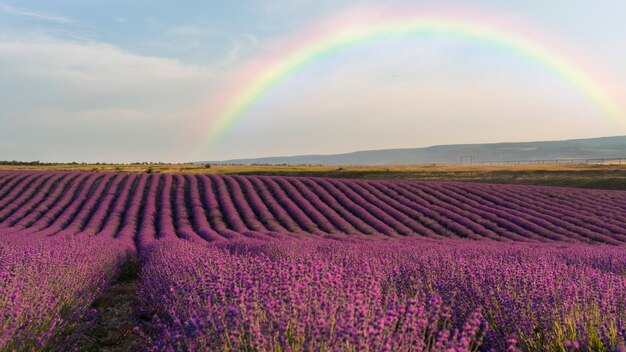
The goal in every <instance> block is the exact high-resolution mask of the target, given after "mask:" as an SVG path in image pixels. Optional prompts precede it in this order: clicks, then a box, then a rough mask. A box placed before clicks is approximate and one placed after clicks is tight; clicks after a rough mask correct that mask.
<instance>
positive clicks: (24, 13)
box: [0, 3, 76, 23]
mask: <svg viewBox="0 0 626 352" xmlns="http://www.w3.org/2000/svg"><path fill="white" fill-rule="evenodd" d="M0 12H4V13H6V14H9V15H14V16H20V17H27V18H30V19H35V20H41V21H48V22H57V23H76V20H74V19H73V18H71V17H66V16H59V15H53V14H48V13H43V12H36V11H31V10H29V9H26V8H23V7H15V6H11V5H7V4H4V3H0Z"/></svg>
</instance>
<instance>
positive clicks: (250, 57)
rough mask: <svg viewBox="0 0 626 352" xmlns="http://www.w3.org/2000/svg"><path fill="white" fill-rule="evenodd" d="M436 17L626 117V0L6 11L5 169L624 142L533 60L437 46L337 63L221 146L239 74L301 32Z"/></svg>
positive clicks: (364, 52) (440, 42) (289, 84)
mask: <svg viewBox="0 0 626 352" xmlns="http://www.w3.org/2000/svg"><path fill="white" fill-rule="evenodd" d="M408 4H410V5H408ZM433 4H436V7H437V9H436V10H433V11H442V13H447V12H450V11H454V12H455V13H456V14H457V15H459V16H461V17H462V16H463V13H465V12H467V13H469V12H472V13H482V12H489V13H490V14H492V15H493V16H491V18H497V19H498V23H497V24H495V25H494V26H495V27H494V28H495V29H494V30H498V26H499V25H502V26H505V27H507V28H508V27H515V28H518V27H519V28H530V29H532V35H537V33H541V35H540V37H539V38H535V39H536V40H538V41H539V42H543V41H544V39H545V38H543V37H542V36H543V35H544V34H545V36H546V37H549V39H550V40H549V42H550V43H557V44H558V45H557V46H558V48H561V47H563V48H568V51H567V54H564V57H565V58H572V59H574V61H576V62H578V61H579V60H578V59H579V58H584V60H583V61H584V65H585V70H587V71H588V72H592V73H593V74H594V78H595V77H596V76H597V77H601V79H599V82H600V83H599V84H600V85H601V87H602V88H603V89H605V90H606V91H607V92H610V93H615V94H614V99H615V100H616V101H617V102H618V103H619V104H624V106H625V110H626V99H624V98H626V95H622V93H621V92H626V39H625V38H626V22H625V21H623V16H622V14H623V13H626V2H625V1H623V0H603V1H602V2H601V3H599V2H597V1H592V0H568V1H561V0H555V1H540V0H511V1H496V0H476V1H446V0H443V1H436V2H435V1H407V2H402V1H330V0H290V1H286V0H283V1H278V0H263V1H178V2H172V1H140V0H132V1H121V0H107V1H98V0H93V1H80V0H71V1H70V0H55V1H31V0H25V1H10V0H0V160H40V161H58V162H70V161H77V162H83V161H84V162H96V161H100V162H134V161H163V162H187V161H197V160H223V159H231V158H244V157H261V156H283V155H299V154H333V153H342V152H351V151H356V150H372V149H386V148H411V147H424V146H430V145H437V144H457V143H488V142H502V141H512V142H513V141H536V140H556V139H569V138H586V137H599V136H613V135H626V117H624V116H622V117H620V118H613V119H611V118H609V117H607V116H606V113H605V112H604V111H602V110H601V109H599V108H598V106H597V105H596V104H594V103H593V102H592V101H591V100H590V99H589V97H588V96H586V95H585V94H583V93H581V91H580V90H578V89H576V88H575V87H574V86H573V85H572V84H571V82H568V81H567V79H563V78H562V77H559V76H558V75H555V74H554V72H551V71H550V70H547V69H546V68H545V67H542V66H541V65H538V64H537V63H536V62H533V61H532V60H529V59H528V58H527V57H525V56H524V55H519V54H516V53H515V52H512V51H510V50H503V49H502V48H501V47H498V46H495V45H489V44H488V43H483V42H480V41H471V40H467V39H466V38H461V37H455V36H438V35H432V36H406V37H405V36H394V37H391V38H385V39H381V40H373V41H367V42H365V43H362V44H359V45H352V46H349V47H346V48H344V49H341V50H336V51H334V52H333V53H332V54H330V55H325V56H324V57H322V58H320V59H317V60H314V61H313V62H311V63H310V64H307V65H304V66H303V67H301V68H300V69H298V70H295V71H294V72H293V73H291V74H289V75H287V76H286V77H283V78H282V79H281V80H280V81H279V82H276V84H274V85H273V86H272V87H271V88H270V89H268V90H267V91H266V92H265V93H264V94H263V95H262V96H259V97H258V99H257V100H256V101H255V102H254V104H251V106H250V107H249V108H248V109H247V110H246V111H245V112H243V113H242V114H241V116H238V118H237V120H236V121H234V122H232V123H231V124H230V128H228V129H227V130H225V131H221V130H220V131H218V132H219V133H218V137H219V138H216V136H215V133H212V132H214V131H216V129H215V125H214V121H215V120H216V119H218V118H219V114H220V112H219V106H220V104H222V105H223V104H226V105H227V104H229V100H228V99H229V97H230V96H229V95H224V92H225V91H228V89H230V88H229V87H232V86H233V82H237V84H238V85H239V86H243V87H245V86H246V84H248V83H249V82H248V77H249V80H250V81H252V80H253V79H254V75H250V76H246V75H242V72H245V70H244V68H246V67H250V65H251V63H255V62H258V61H259V60H260V59H261V58H264V57H275V56H272V53H281V52H283V51H281V50H283V49H281V48H284V47H287V46H285V45H286V43H293V41H294V40H296V41H297V40H298V38H299V34H298V33H306V32H307V31H309V30H310V29H311V28H317V27H319V26H320V25H321V24H324V23H326V21H327V19H329V18H333V17H334V16H337V14H341V13H346V12H350V11H352V12H354V11H357V12H358V11H359V10H360V9H373V8H375V9H386V10H393V9H405V8H407V6H411V9H415V12H416V13H417V14H419V11H420V9H422V8H429V9H432V8H434V7H433V6H434V5H433ZM316 26H317V27H316ZM528 34H529V35H531V34H530V32H529V33H528ZM532 35H531V37H532ZM555 50H556V49H555ZM559 50H560V49H559ZM277 59H280V56H278V57H277ZM242 70H244V71H242ZM242 77H243V78H242ZM235 93H237V92H235Z"/></svg>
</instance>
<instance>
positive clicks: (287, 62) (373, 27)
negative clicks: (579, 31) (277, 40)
mask: <svg viewBox="0 0 626 352" xmlns="http://www.w3.org/2000/svg"><path fill="white" fill-rule="evenodd" d="M407 35H409V36H428V35H444V36H454V37H457V38H464V39H468V40H473V41H481V42H486V43H489V44H490V45H492V46H498V47H501V48H503V49H506V50H510V51H513V52H516V53H518V54H519V55H521V56H523V57H526V58H528V59H530V60H532V61H534V62H536V63H538V64H540V65H541V66H543V67H545V68H546V69H547V70H549V71H550V72H552V73H554V74H556V75H558V76H559V77H561V78H562V79H563V80H565V81H566V82H568V83H569V84H570V85H572V86H574V87H575V88H576V89H577V90H578V91H580V92H581V93H582V94H583V95H584V96H586V97H587V98H588V99H589V100H590V101H591V102H593V103H594V104H595V105H596V106H597V107H598V108H599V109H601V110H602V111H603V112H604V114H605V115H607V116H608V117H610V118H614V119H616V120H618V121H621V122H623V119H624V114H623V112H622V109H621V107H620V106H619V104H618V103H617V101H616V99H614V98H612V97H611V95H610V94H609V93H608V91H607V89H605V87H603V85H601V84H600V83H599V80H597V79H594V78H593V75H591V74H590V73H589V72H588V71H586V70H585V69H584V68H583V66H582V65H577V64H575V62H574V61H573V60H572V58H571V57H568V56H567V55H563V54H560V53H559V52H557V51H556V50H555V49H553V48H551V47H550V46H549V45H543V44H541V43H539V42H538V41H535V40H532V39H531V38H530V37H527V36H524V35H522V34H519V33H517V32H515V31H511V30H506V29H503V28H497V29H496V28H494V27H493V26H489V23H485V22H484V21H483V20H477V19H459V18H455V17H449V18H448V17H445V16H443V17H442V16H438V17H432V16H428V17H423V16H415V17H413V18H406V16H403V17H402V18H384V19H381V20H377V21H374V22H373V23H371V22H370V23H347V24H345V23H343V24H340V25H337V26H336V28H331V29H330V30H328V31H326V32H323V33H316V34H313V35H308V37H307V36H300V37H301V40H299V41H297V42H298V43H299V44H297V45H295V46H292V47H288V48H286V49H283V50H280V51H277V52H276V53H273V55H271V56H270V57H268V58H266V59H265V60H264V62H267V64H265V65H264V66H261V67H256V68H255V70H256V72H252V73H251V74H250V73H248V74H247V77H246V78H245V79H244V80H243V81H241V82H240V83H239V84H236V85H234V86H232V87H231V89H230V90H229V91H228V93H227V94H226V96H222V97H221V101H222V106H221V107H220V108H218V109H217V110H216V111H215V114H214V115H213V117H212V119H211V120H212V121H211V126H210V128H209V135H208V140H209V145H215V143H217V141H219V139H220V138H221V137H222V136H223V135H224V134H226V133H227V132H228V130H229V129H230V128H232V126H233V125H235V123H236V122H237V121H238V120H240V119H241V118H242V117H243V116H244V115H245V114H246V112H247V111H249V110H250V109H251V108H252V107H253V106H254V105H255V104H256V103H257V102H258V101H259V100H260V99H262V98H263V97H264V96H265V95H266V94H267V92H268V91H270V90H271V89H272V88H273V87H275V86H276V85H277V84H279V83H280V82H281V81H282V80H284V79H285V78H286V77H289V76H290V75H291V74H293V73H294V72H297V71H298V70H299V69H301V68H303V67H305V66H307V65H309V64H311V63H314V62H316V61H317V60H319V59H320V58H322V57H324V56H326V55H328V54H331V53H333V52H336V51H337V50H342V49H344V48H346V47H349V46H353V45H357V44H361V43H364V42H368V41H373V40H382V39H385V38H390V37H396V36H407ZM205 147H206V146H205Z"/></svg>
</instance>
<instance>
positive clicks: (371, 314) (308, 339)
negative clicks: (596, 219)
mask: <svg viewBox="0 0 626 352" xmlns="http://www.w3.org/2000/svg"><path fill="white" fill-rule="evenodd" d="M142 261H143V270H142V272H141V278H142V285H141V287H140V290H139V297H140V299H141V301H142V302H143V309H144V310H145V312H144V314H148V315H154V319H153V321H152V324H149V325H147V326H145V327H144V328H143V331H144V334H145V335H147V336H148V337H149V338H150V343H151V346H152V350H154V351H209V350H210V351H477V350H484V351H488V350H496V351H504V350H507V351H517V350H524V351H590V350H593V351H625V350H626V344H625V342H626V249H624V247H604V246H601V247H592V246H586V245H565V246H564V245H561V246H554V245H537V244H519V243H518V244H514V243H510V244H502V243H485V242H483V243H478V242H470V241H449V240H445V241H439V242H438V241H385V242H381V241H356V240H355V241H351V242H348V241H332V240H312V241H302V240H286V241H228V242H217V243H214V244H209V245H206V246H198V245H194V244H192V243H190V242H188V241H183V240H181V239H176V238H171V239H166V240H161V241H155V242H153V243H151V244H150V245H148V246H147V247H146V250H145V252H144V256H143V258H142Z"/></svg>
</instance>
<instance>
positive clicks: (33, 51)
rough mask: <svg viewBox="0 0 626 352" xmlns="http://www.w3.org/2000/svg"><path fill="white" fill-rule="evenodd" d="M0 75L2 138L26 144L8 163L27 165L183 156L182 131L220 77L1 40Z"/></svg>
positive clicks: (133, 57) (153, 61)
mask: <svg viewBox="0 0 626 352" xmlns="http://www.w3.org/2000/svg"><path fill="white" fill-rule="evenodd" d="M0 76H1V77H2V80H0V125H2V126H3V128H2V129H1V130H0V139H3V140H5V145H7V143H8V145H13V146H15V145H20V146H21V147H19V148H10V149H11V150H13V152H11V153H10V154H12V155H10V156H9V155H6V156H5V158H7V157H9V158H15V159H28V160H30V159H41V160H44V159H47V160H59V159H63V160H83V159H85V160H86V159H89V160H98V159H101V160H105V159H106V160H121V161H128V160H134V159H139V158H144V159H150V155H159V157H163V158H165V157H168V158H169V160H178V159H176V158H184V157H185V156H184V151H183V152H181V151H180V150H179V149H177V148H184V147H183V143H184V142H186V140H185V136H184V135H182V134H181V132H180V131H182V130H184V126H187V125H188V124H190V123H193V121H197V119H198V116H200V114H201V110H200V107H201V106H202V104H203V103H204V101H206V100H207V99H208V97H209V94H210V92H211V90H212V89H213V88H214V87H213V85H214V83H213V82H214V79H215V77H214V76H215V75H214V74H213V72H211V71H210V70H207V69H205V68H202V67H196V66H191V65H186V64H184V63H181V62H179V61H177V60H172V59H167V58H161V57H149V56H142V55H137V54H133V53H129V52H126V51H124V50H122V49H120V48H118V47H115V46H112V45H109V44H105V43H100V42H93V41H92V42H77V41H65V40H59V39H56V38H49V37H36V38H34V37H31V38H22V39H21V40H16V39H6V38H1V37H0ZM111 143H114V144H115V145H114V146H111V145H110V144H111ZM51 145H53V146H54V148H53V149H50V148H48V147H47V146H51ZM78 145H80V147H79V148H77V146H78ZM5 148H6V147H2V149H5ZM52 150H54V151H55V152H58V156H57V157H55V155H53V154H50V153H51V151H52ZM3 152H5V153H6V152H7V150H6V149H5V150H0V154H2V153H3ZM181 155H182V156H181ZM191 159H192V158H191V157H190V160H191ZM184 160H187V159H184Z"/></svg>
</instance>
